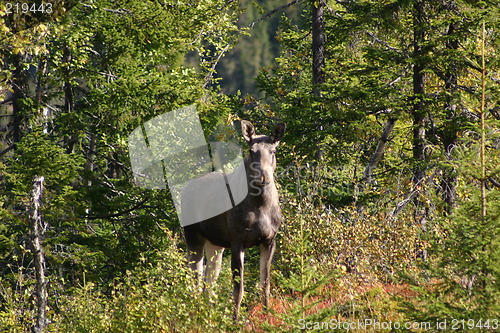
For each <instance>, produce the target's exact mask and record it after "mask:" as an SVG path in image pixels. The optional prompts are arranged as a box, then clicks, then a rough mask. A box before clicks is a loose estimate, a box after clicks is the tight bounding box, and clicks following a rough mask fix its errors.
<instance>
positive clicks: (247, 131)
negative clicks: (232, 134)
mask: <svg viewBox="0 0 500 333" xmlns="http://www.w3.org/2000/svg"><path fill="white" fill-rule="evenodd" d="M241 134H242V135H243V138H244V139H245V141H246V142H250V141H251V140H252V138H253V137H254V136H255V128H254V127H253V125H252V123H251V122H249V121H248V120H242V121H241Z"/></svg>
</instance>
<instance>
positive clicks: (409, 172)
mask: <svg viewBox="0 0 500 333" xmlns="http://www.w3.org/2000/svg"><path fill="white" fill-rule="evenodd" d="M16 6H17V7H16ZM499 18H500V5H499V2H498V1H496V0H485V1H476V0H437V1H430V0H384V1H378V0H352V1H349V0H346V1H342V0H329V1H325V0H315V1H313V0H294V1H290V2H288V3H284V2H281V1H243V0H242V1H239V2H238V1H228V0H224V1H223V0H207V1H174V0H161V1H160V0H149V1H142V0H114V1H113V0H80V1H76V0H52V1H45V2H40V1H38V2H35V3H33V2H30V3H29V4H27V6H25V5H24V4H22V3H20V2H19V3H18V2H14V1H11V2H9V1H3V2H2V3H0V30H1V31H2V33H1V35H0V91H1V94H2V97H1V105H0V134H1V137H0V330H2V331H6V332H26V331H31V330H33V331H36V332H41V331H48V332H133V331H139V332H197V331H203V332H205V331H235V330H244V331H257V332H262V331H270V332H278V331H286V332H289V331H300V330H307V329H311V328H313V326H310V325H309V326H304V325H302V324H304V323H314V322H318V323H319V322H323V323H328V325H323V326H322V327H321V328H318V329H317V330H318V331H322V330H323V331H328V330H330V331H332V330H336V329H338V330H343V329H342V326H341V323H344V324H345V323H347V324H349V323H353V322H356V320H358V319H359V320H361V321H364V320H365V319H372V320H373V321H374V322H376V321H378V322H385V323H389V322H390V323H391V325H392V327H383V328H380V327H378V328H377V327H374V326H367V327H357V328H358V329H359V330H360V331H373V332H378V331H384V330H385V331H398V330H405V329H409V330H413V331H419V330H420V331H424V330H425V331H433V330H438V329H437V327H438V325H439V323H443V322H444V321H445V320H447V323H448V325H449V326H448V328H450V327H451V326H450V325H452V324H454V325H456V326H455V327H456V328H459V329H470V330H471V331H475V330H482V331H497V330H498V325H500V323H499V319H500V315H499V314H500V264H499V260H498V258H500V246H499V245H500V195H499V188H500V154H499V153H498V149H499V145H500V136H499V127H500V126H499V124H500V106H499V105H498V100H499V92H500V90H499V88H500V85H499V83H500V82H499V80H500V79H499V66H500V62H499V54H498V50H499V43H500V38H499V35H498V27H499ZM191 104H195V105H196V106H197V109H198V111H199V113H200V118H201V121H202V125H203V129H204V130H205V136H206V137H207V138H216V139H217V140H221V139H224V138H228V137H234V136H235V135H237V134H235V133H234V128H237V124H238V121H239V120H240V119H247V120H250V121H252V122H253V123H254V124H255V125H256V127H257V130H258V132H260V133H268V132H269V130H270V129H271V128H272V125H273V124H274V123H276V122H279V121H282V122H285V123H286V124H287V133H286V136H285V138H284V139H283V142H282V144H280V148H279V153H278V165H279V166H278V168H277V172H276V179H277V182H278V183H279V188H280V193H281V205H282V208H283V213H284V223H283V225H282V228H281V232H280V234H279V236H278V237H279V238H278V248H277V253H276V256H275V258H274V261H273V275H272V294H273V299H272V302H271V307H270V309H269V311H264V310H263V309H262V308H261V306H260V305H259V295H258V291H257V288H256V285H257V283H258V252H257V251H256V250H250V251H248V253H247V256H246V271H245V279H246V280H245V281H246V286H247V287H246V291H247V293H246V295H245V298H244V308H245V310H244V311H243V313H242V317H243V319H242V320H241V321H239V322H237V323H235V322H233V321H232V319H231V299H230V290H231V281H230V270H229V262H228V260H227V259H228V258H225V259H224V261H225V263H224V267H225V268H224V270H223V272H222V276H221V278H220V280H219V283H218V285H217V286H216V289H217V292H216V293H215V294H214V295H211V294H210V295H206V294H202V293H200V292H199V291H198V290H197V289H196V288H195V285H194V283H193V277H192V273H191V272H189V271H188V270H187V268H186V267H187V265H186V262H185V259H184V258H185V246H184V243H183V238H182V229H181V228H180V225H179V222H178V218H177V216H176V212H175V209H174V206H173V202H172V199H171V197H170V193H169V192H168V190H148V189H142V188H139V187H137V186H135V185H134V183H133V174H132V172H131V168H130V162H129V153H128V142H127V140H128V135H129V134H130V132H131V131H132V130H133V129H135V128H137V127H138V126H141V124H142V123H144V122H145V121H147V120H149V119H152V118H154V117H155V116H157V115H160V114H163V113H165V112H168V111H171V110H174V109H177V108H179V107H183V106H187V105H191ZM237 136H239V135H237ZM42 177H43V178H42ZM42 189H43V191H42V192H40V190H42ZM41 273H42V274H41ZM301 323H302V324H301ZM412 323H413V324H412ZM419 323H420V324H421V325H420V326H419ZM427 323H428V325H430V326H425V325H427ZM336 324H337V326H335V325H336ZM404 324H411V325H409V326H406V327H405V326H404ZM424 324H425V325H424ZM301 325H302V326H301ZM422 325H424V326H422ZM344 328H345V327H344ZM351 328H352V327H351ZM352 331H356V329H352Z"/></svg>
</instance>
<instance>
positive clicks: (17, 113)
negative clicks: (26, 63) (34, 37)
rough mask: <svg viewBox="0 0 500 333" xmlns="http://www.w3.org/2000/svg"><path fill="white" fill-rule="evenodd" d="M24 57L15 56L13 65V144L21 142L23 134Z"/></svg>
mask: <svg viewBox="0 0 500 333" xmlns="http://www.w3.org/2000/svg"><path fill="white" fill-rule="evenodd" d="M22 57H23V56H21V55H14V56H13V57H12V63H13V64H15V69H14V72H13V75H12V76H13V77H12V90H13V96H12V142H13V143H16V142H19V141H21V133H22V104H21V100H22V99H24V98H26V79H27V78H26V71H25V70H24V69H23V59H22Z"/></svg>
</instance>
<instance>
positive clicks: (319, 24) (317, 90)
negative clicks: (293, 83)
mask: <svg viewBox="0 0 500 333" xmlns="http://www.w3.org/2000/svg"><path fill="white" fill-rule="evenodd" d="M324 11H325V1H324V0H319V1H318V5H317V6H316V5H314V4H313V7H312V55H313V67H312V84H313V94H314V95H316V96H320V94H321V87H320V86H321V84H322V83H324V82H325V76H324V67H325V21H324V17H323V14H324Z"/></svg>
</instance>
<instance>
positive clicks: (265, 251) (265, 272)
mask: <svg viewBox="0 0 500 333" xmlns="http://www.w3.org/2000/svg"><path fill="white" fill-rule="evenodd" d="M275 248H276V241H275V240H274V239H273V240H272V241H271V242H270V243H268V244H265V243H264V244H261V245H260V285H261V287H262V303H263V304H264V307H266V308H267V307H268V305H269V294H270V291H271V282H270V272H271V261H272V259H273V255H274V250H275Z"/></svg>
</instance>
